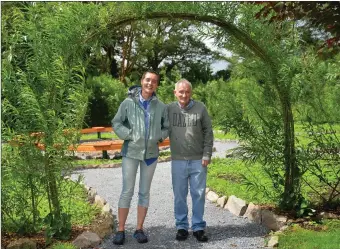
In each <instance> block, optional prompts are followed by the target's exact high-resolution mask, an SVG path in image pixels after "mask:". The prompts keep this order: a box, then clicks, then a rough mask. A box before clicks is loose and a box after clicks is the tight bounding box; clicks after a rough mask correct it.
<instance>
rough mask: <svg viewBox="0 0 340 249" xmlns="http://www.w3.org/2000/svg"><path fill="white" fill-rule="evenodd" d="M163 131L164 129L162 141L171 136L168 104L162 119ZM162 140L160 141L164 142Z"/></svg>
mask: <svg viewBox="0 0 340 249" xmlns="http://www.w3.org/2000/svg"><path fill="white" fill-rule="evenodd" d="M161 131H162V141H164V139H166V138H167V137H168V136H169V115H168V106H167V105H166V106H165V108H164V110H163V114H162V120H161ZM162 141H160V142H162Z"/></svg>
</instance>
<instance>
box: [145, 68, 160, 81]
mask: <svg viewBox="0 0 340 249" xmlns="http://www.w3.org/2000/svg"><path fill="white" fill-rule="evenodd" d="M147 73H152V74H156V75H157V76H158V83H159V82H160V80H161V76H160V75H159V73H158V72H157V71H155V70H153V69H148V70H147V71H145V72H144V73H143V75H142V79H144V78H145V75H146V74H147Z"/></svg>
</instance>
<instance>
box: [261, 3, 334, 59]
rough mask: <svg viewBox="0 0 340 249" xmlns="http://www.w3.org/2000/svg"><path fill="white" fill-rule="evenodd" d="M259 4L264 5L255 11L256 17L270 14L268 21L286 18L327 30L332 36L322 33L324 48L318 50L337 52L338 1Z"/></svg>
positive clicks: (280, 20)
mask: <svg viewBox="0 0 340 249" xmlns="http://www.w3.org/2000/svg"><path fill="white" fill-rule="evenodd" d="M260 4H262V5H264V6H263V7H262V9H261V10H260V11H259V12H258V13H256V15H255V17H256V18H260V17H267V16H268V15H270V16H271V17H270V19H269V22H273V21H279V22H282V21H283V20H287V19H294V20H303V21H307V25H310V26H312V27H314V28H317V29H319V30H321V31H326V32H329V33H331V34H332V36H333V37H329V36H327V35H324V37H325V38H323V39H324V44H323V47H324V48H321V49H320V50H319V52H328V51H331V50H334V51H333V52H335V53H337V52H339V46H340V35H339V33H340V25H339V8H340V3H339V2H308V3H302V2H262V3H260ZM319 36H320V32H319ZM335 53H333V54H335Z"/></svg>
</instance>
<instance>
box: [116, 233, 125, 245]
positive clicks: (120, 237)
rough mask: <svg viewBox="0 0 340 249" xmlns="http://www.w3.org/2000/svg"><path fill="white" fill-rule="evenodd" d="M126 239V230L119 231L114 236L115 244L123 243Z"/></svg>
mask: <svg viewBox="0 0 340 249" xmlns="http://www.w3.org/2000/svg"><path fill="white" fill-rule="evenodd" d="M124 241H125V232H124V231H118V232H117V233H116V235H115V237H114V238H113V244H115V245H123V244H124Z"/></svg>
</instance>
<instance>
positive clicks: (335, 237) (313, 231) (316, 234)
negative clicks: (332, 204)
mask: <svg viewBox="0 0 340 249" xmlns="http://www.w3.org/2000/svg"><path fill="white" fill-rule="evenodd" d="M339 235H340V221H339V220H328V221H325V222H324V224H320V225H317V224H315V225H312V226H311V227H310V228H309V229H305V228H302V227H300V226H298V225H294V226H292V227H290V228H289V229H288V231H286V232H285V233H284V234H283V235H281V236H280V237H279V247H278V248H279V249H295V248H296V249H339V248H340V236H339Z"/></svg>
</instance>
